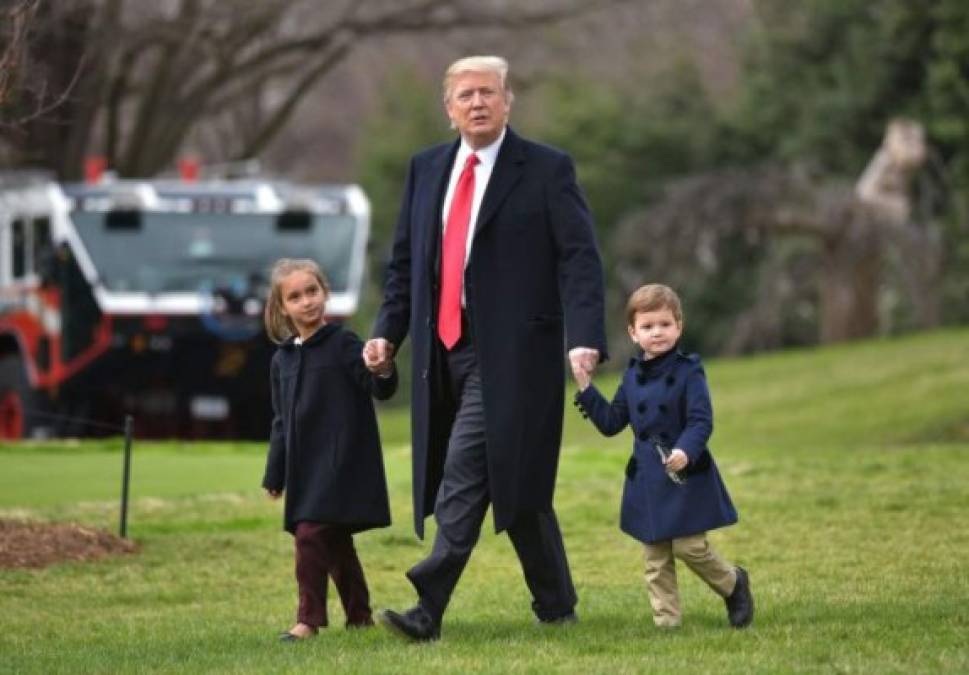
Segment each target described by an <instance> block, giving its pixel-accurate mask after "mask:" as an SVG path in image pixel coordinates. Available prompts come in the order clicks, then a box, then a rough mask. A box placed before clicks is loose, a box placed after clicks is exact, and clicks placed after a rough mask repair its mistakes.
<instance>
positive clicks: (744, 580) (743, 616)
mask: <svg viewBox="0 0 969 675" xmlns="http://www.w3.org/2000/svg"><path fill="white" fill-rule="evenodd" d="M736 570H737V585H736V586H734V589H733V593H731V594H730V595H729V596H728V597H726V598H724V600H723V601H724V603H725V604H726V605H727V618H728V619H729V620H730V625H731V626H733V627H734V628H745V627H747V626H749V625H750V622H751V621H753V620H754V596H753V595H751V594H750V577H748V576H747V570H745V569H744V568H743V567H738V568H736Z"/></svg>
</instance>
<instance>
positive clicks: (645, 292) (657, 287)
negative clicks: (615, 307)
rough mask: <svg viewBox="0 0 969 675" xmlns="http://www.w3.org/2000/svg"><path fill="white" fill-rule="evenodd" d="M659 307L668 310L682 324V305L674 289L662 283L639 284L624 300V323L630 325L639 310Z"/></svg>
mask: <svg viewBox="0 0 969 675" xmlns="http://www.w3.org/2000/svg"><path fill="white" fill-rule="evenodd" d="M660 309H668V310H670V312H672V314H673V318H674V319H676V323H677V324H679V325H681V326H682V325H683V305H682V304H681V303H680V296H678V295H677V294H676V291H674V290H673V289H672V288H670V287H669V286H664V285H663V284H646V285H645V286H640V287H639V288H637V289H636V290H635V291H633V294H632V295H630V296H629V301H628V302H626V323H627V324H629V325H630V326H632V325H633V324H634V323H635V321H636V315H637V314H639V313H640V312H655V311H656V310H660Z"/></svg>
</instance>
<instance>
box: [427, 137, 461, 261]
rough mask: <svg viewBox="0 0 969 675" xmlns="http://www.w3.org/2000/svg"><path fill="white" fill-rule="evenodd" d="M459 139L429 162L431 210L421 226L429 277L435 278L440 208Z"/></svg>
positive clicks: (438, 250)
mask: <svg viewBox="0 0 969 675" xmlns="http://www.w3.org/2000/svg"><path fill="white" fill-rule="evenodd" d="M459 143H460V139H458V140H457V141H455V142H454V143H452V144H451V145H450V147H448V148H443V149H442V151H441V152H440V153H439V154H438V156H437V157H435V158H434V160H433V161H432V162H431V165H430V171H429V173H428V181H429V183H428V185H429V186H430V187H431V189H432V190H433V192H432V193H431V199H429V200H428V204H429V205H430V209H431V212H430V213H426V214H424V217H423V221H424V222H423V226H424V227H426V228H427V229H426V230H425V234H426V236H425V237H424V246H425V248H424V260H425V261H426V263H427V265H428V267H429V269H430V272H431V277H430V278H431V279H436V278H437V268H438V258H439V255H438V254H439V252H440V249H441V247H440V245H439V241H440V238H441V227H442V226H441V209H442V208H443V202H444V193H445V192H447V183H448V177H449V176H450V175H451V165H452V164H454V156H455V155H456V154H457V152H458V145H459Z"/></svg>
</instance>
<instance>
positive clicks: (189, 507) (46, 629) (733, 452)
mask: <svg viewBox="0 0 969 675" xmlns="http://www.w3.org/2000/svg"><path fill="white" fill-rule="evenodd" d="M707 372H708V376H709V380H710V385H711V389H712V391H713V397H714V406H715V411H716V431H715V433H714V438H713V442H712V447H713V449H714V454H715V456H716V457H717V461H718V463H719V465H720V467H721V471H722V473H723V475H724V479H725V481H726V483H727V486H728V488H729V489H730V492H731V494H732V496H733V499H734V502H735V503H736V505H737V507H738V509H739V511H740V516H741V520H740V523H739V524H738V525H736V526H734V527H731V528H728V529H725V530H721V531H717V532H714V533H712V535H711V537H712V539H713V541H714V543H715V545H716V546H717V547H718V548H719V549H720V550H721V552H722V553H723V554H724V555H726V556H727V557H729V558H730V559H733V560H735V561H736V562H738V563H741V564H743V565H745V566H746V567H747V568H748V570H749V571H750V574H751V580H752V587H753V591H754V594H755V597H756V601H757V615H756V618H755V621H754V625H753V626H752V627H751V628H750V629H748V630H746V631H742V632H737V631H733V630H730V629H729V628H727V626H726V619H725V616H724V611H723V603H722V601H721V600H719V599H718V598H717V597H715V596H714V595H713V594H712V593H711V592H710V591H709V590H708V589H707V588H706V587H705V586H704V585H703V584H702V582H700V581H699V580H697V579H696V578H695V577H693V576H692V575H691V574H690V573H689V572H688V571H687V570H686V569H685V568H684V567H682V566H680V586H681V593H682V596H683V606H684V617H683V627H682V628H681V629H680V630H678V631H675V632H660V631H658V630H656V629H654V628H653V626H652V622H651V619H650V612H649V603H648V599H647V595H646V589H645V586H644V583H643V577H642V568H643V561H642V551H641V547H640V546H639V545H638V544H637V543H636V542H635V541H633V540H632V539H630V538H628V537H626V536H625V535H623V534H622V533H620V532H619V529H618V526H617V522H618V505H619V494H620V489H621V486H622V475H623V467H624V466H625V462H626V458H627V456H628V451H629V444H630V442H631V441H630V436H629V434H628V432H627V433H625V434H622V435H620V436H619V437H616V438H613V439H604V438H602V437H600V436H598V435H597V433H596V432H595V431H594V430H593V429H592V427H591V425H589V424H588V423H587V422H586V421H585V420H582V419H581V418H580V417H579V415H578V414H577V413H576V412H575V410H574V409H573V408H572V406H571V405H569V406H568V410H567V411H566V433H565V440H564V442H563V443H564V450H563V454H562V460H561V465H560V471H559V482H558V490H557V493H556V507H557V509H558V513H559V520H560V522H561V524H562V528H563V531H564V534H565V539H566V547H567V550H568V553H569V558H570V562H571V566H572V571H573V576H574V579H575V582H576V586H577V589H578V592H579V596H580V604H579V606H578V611H579V614H580V616H581V621H580V623H578V624H577V625H574V626H569V627H565V628H559V629H548V628H544V627H540V626H537V625H535V624H534V622H533V618H532V615H531V613H530V610H529V600H530V598H529V596H528V593H527V590H526V588H525V585H524V582H523V581H522V578H521V573H520V571H519V569H518V567H517V561H516V558H515V556H514V553H513V551H512V548H511V545H510V543H509V541H508V539H507V537H505V536H503V535H502V536H495V535H494V533H493V530H492V529H491V526H490V520H489V522H488V524H487V525H486V529H485V531H484V533H483V535H482V540H481V543H480V544H479V546H478V548H477V550H476V551H475V554H474V556H473V557H472V559H471V562H470V564H469V566H468V569H467V571H466V573H465V575H464V577H463V579H462V581H461V583H460V584H459V586H458V589H457V591H456V593H455V596H454V598H453V601H452V604H451V607H450V609H449V611H448V614H447V615H446V617H445V625H444V633H443V639H442V640H441V641H440V642H439V643H436V644H432V645H421V646H413V645H407V644H404V643H401V642H399V641H398V640H395V639H394V638H393V637H392V636H390V635H389V634H386V633H385V632H384V631H382V630H380V629H375V630H370V631H356V632H347V631H344V630H343V629H342V628H341V627H340V626H341V625H342V621H343V616H342V611H341V609H340V608H339V603H338V602H337V599H336V594H335V591H332V590H331V598H330V614H331V624H332V626H331V628H330V629H328V630H327V631H324V632H323V633H322V634H321V636H320V637H319V638H318V639H316V640H313V641H310V642H307V643H301V644H297V645H284V644H279V643H277V642H276V640H275V635H276V634H277V633H278V632H279V631H281V630H283V629H285V628H287V627H289V625H290V623H291V621H292V617H293V614H294V610H295V583H294V581H293V578H292V566H293V556H292V540H291V538H290V537H289V535H287V534H285V533H284V532H282V530H281V505H280V504H278V503H271V502H269V501H267V500H266V499H265V498H264V497H263V496H262V493H261V491H260V490H259V489H258V484H259V481H260V479H261V476H262V465H263V452H264V448H263V447H261V445H259V444H208V443H198V444H191V443H181V444H176V443H148V442H139V441H136V444H135V454H134V460H133V464H132V499H133V501H132V507H131V518H130V522H129V534H130V535H131V536H132V537H133V538H134V539H136V540H137V541H138V542H139V544H140V545H141V547H142V548H141V552H140V553H138V554H135V555H129V556H123V557H119V558H113V559H110V560H104V561H100V562H96V563H85V564H63V565H58V566H54V567H51V568H47V569H44V570H0V672H16V673H51V672H69V673H78V672H105V673H116V672H180V673H181V672H187V673H194V672H199V671H217V672H253V673H265V672H294V673H295V672H310V671H322V672H331V671H339V672H359V673H373V672H388V673H390V672H394V673H397V672H415V673H416V672H420V673H432V672H454V673H465V672H494V673H504V672H535V673H537V672H581V673H590V672H591V673H611V672H630V673H631V672H657V673H668V672H689V673H695V672H715V673H720V672H744V673H746V672H765V673H776V672H819V673H828V672H866V673H886V672H904V673H911V672H967V671H969V637H967V636H969V561H967V557H969V528H967V527H966V515H967V507H969V330H953V331H942V332H936V333H932V334H927V335H920V336H912V337H906V338H901V339H895V340H884V341H874V342H866V343H858V344H851V345H845V346H839V347H834V348H827V349H819V350H808V351H796V352H786V353H779V354H771V355H766V356H758V357H752V358H743V359H731V360H720V361H712V362H710V363H708V366H707ZM602 380H603V381H602V382H601V383H600V384H601V386H602V388H603V389H604V390H605V391H607V392H608V393H610V394H611V392H612V390H613V388H614V386H615V383H616V378H615V377H614V376H613V377H604V378H602ZM570 395H571V390H570ZM380 418H381V426H382V428H383V430H384V441H385V445H386V446H387V447H386V460H387V469H388V477H389V483H390V491H391V497H392V502H393V504H392V505H393V513H394V518H395V523H394V525H393V527H391V528H388V529H385V530H378V531H374V532H369V533H365V534H363V535H361V536H359V537H358V538H357V544H358V549H359V551H360V555H361V558H362V560H363V563H364V568H365V570H366V572H367V575H368V580H369V582H370V586H371V595H372V600H373V604H374V606H375V607H395V608H403V607H407V606H409V605H410V604H412V602H413V600H414V596H413V592H412V590H411V588H410V585H409V584H408V582H407V581H406V580H405V579H404V577H403V572H404V571H405V570H406V569H407V568H408V567H409V566H410V565H412V564H413V563H415V562H416V561H418V560H419V559H420V558H421V557H422V556H423V555H424V554H425V553H426V552H427V551H428V550H429V542H424V543H422V542H419V541H417V540H416V539H415V537H414V535H413V531H412V528H411V520H412V511H411V508H410V450H409V448H408V447H407V422H406V411H405V410H397V409H389V408H381V411H380ZM120 447H121V444H120V442H119V441H99V442H86V443H80V444H77V443H73V444H71V443H50V444H37V445H26V444H24V445H19V446H18V445H13V446H9V445H8V446H6V447H3V448H0V517H25V518H33V519H38V520H70V521H76V522H80V523H84V524H87V525H95V526H98V527H103V528H105V529H108V530H111V531H116V529H117V518H118V497H119V484H120V474H121V452H120Z"/></svg>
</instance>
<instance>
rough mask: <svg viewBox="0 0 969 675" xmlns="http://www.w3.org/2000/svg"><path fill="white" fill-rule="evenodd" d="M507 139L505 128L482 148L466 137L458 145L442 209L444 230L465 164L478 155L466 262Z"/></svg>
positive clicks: (465, 255)
mask: <svg viewBox="0 0 969 675" xmlns="http://www.w3.org/2000/svg"><path fill="white" fill-rule="evenodd" d="M504 140H505V130H504V129H502V130H501V135H500V136H499V137H498V140H496V141H495V142H494V143H492V144H491V145H488V146H485V147H483V148H481V149H480V150H474V149H473V148H472V147H471V146H470V145H468V144H467V142H466V141H465V140H464V139H461V145H460V147H458V154H457V156H456V157H455V158H454V166H452V167H451V178H450V180H448V184H447V192H446V193H444V209H443V210H442V211H441V223H442V232H443V228H446V227H447V214H448V212H449V211H450V210H451V201H452V199H453V198H454V190H455V188H456V187H457V185H458V178H459V177H460V176H461V172H462V171H463V170H464V164H465V162H466V161H467V159H468V156H469V155H471V154H472V153H474V154H476V155H477V156H478V164H477V165H476V166H475V167H474V197H473V198H472V200H471V218H470V219H469V220H468V240H467V242H465V246H464V264H465V266H467V264H468V256H470V255H471V243H472V242H473V241H474V230H475V226H476V225H477V222H478V211H479V210H480V209H481V200H482V199H483V198H484V193H485V189H486V188H487V187H488V181H489V180H491V172H492V171H494V168H495V160H497V159H498V150H499V149H500V148H501V142H502V141H504ZM461 304H462V305H463V304H464V287H462V288H461Z"/></svg>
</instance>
